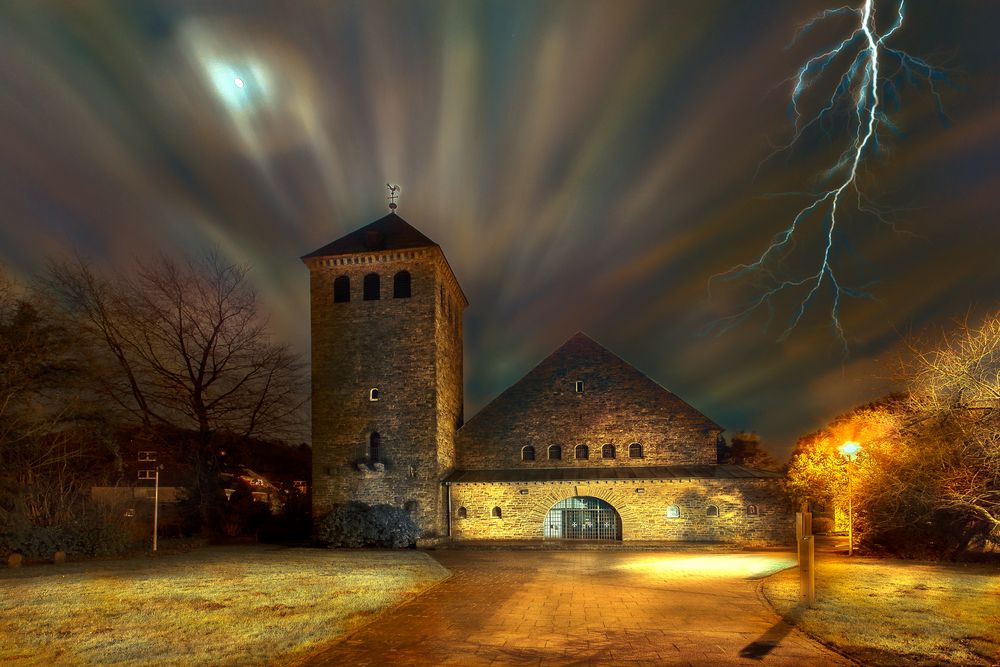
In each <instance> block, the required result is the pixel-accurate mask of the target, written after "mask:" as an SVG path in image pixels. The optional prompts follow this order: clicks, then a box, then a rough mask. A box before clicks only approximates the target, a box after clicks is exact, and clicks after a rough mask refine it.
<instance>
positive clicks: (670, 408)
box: [460, 332, 724, 434]
mask: <svg viewBox="0 0 1000 667" xmlns="http://www.w3.org/2000/svg"><path fill="white" fill-rule="evenodd" d="M583 369H588V370H589V369H602V371H603V372H601V373H599V375H601V376H604V378H605V382H606V384H607V386H606V387H605V389H606V390H607V391H609V392H612V393H613V394H615V399H614V407H615V408H617V409H618V411H620V412H630V411H628V410H626V409H625V408H627V407H629V406H632V405H641V406H642V407H641V408H640V409H639V410H637V411H635V412H644V411H645V410H646V409H647V408H652V409H653V410H655V411H659V412H661V413H669V414H673V415H678V416H683V417H684V418H685V420H686V421H687V422H688V423H689V424H691V425H694V426H697V427H700V428H704V429H717V430H720V431H721V430H724V429H723V428H722V427H721V426H719V425H718V424H716V423H715V422H714V421H712V420H711V419H709V418H708V417H706V416H705V415H704V414H702V413H701V412H699V411H698V410H696V409H695V408H693V407H692V406H691V405H689V404H688V403H686V402H685V401H684V400H682V399H681V398H680V397H678V396H677V395H676V394H674V393H673V392H671V391H669V390H667V389H666V388H664V387H663V386H662V385H660V384H659V383H657V382H655V381H654V380H652V379H650V378H649V377H648V376H647V375H646V374H645V373H643V372H642V371H640V370H639V369H637V368H636V367H635V366H633V365H631V364H630V363H628V362H627V361H625V360H624V359H622V358H621V357H619V356H618V355H616V354H614V353H613V352H611V351H610V350H608V349H607V348H605V347H604V346H603V345H601V344H600V343H598V342H597V341H595V340H594V339H593V338H591V337H590V336H588V335H587V334H585V333H583V332H577V333H576V334H575V335H573V336H571V337H570V339H569V340H567V341H566V342H565V343H563V344H562V345H561V346H560V347H559V349H557V350H556V351H555V352H553V353H552V354H550V355H549V356H548V357H546V358H545V359H543V360H542V361H541V362H540V363H539V364H538V365H537V366H535V367H534V368H533V369H531V370H530V371H528V373H527V374H526V375H525V376H524V377H522V378H521V379H520V380H518V381H517V382H515V383H514V384H512V385H511V386H510V387H508V388H507V389H506V390H504V391H503V393H501V394H500V395H499V396H497V397H496V398H495V399H493V400H492V401H491V402H490V403H489V404H487V405H486V407H484V408H483V409H482V410H480V411H479V412H478V413H477V414H476V415H475V416H474V417H472V418H471V419H469V420H468V421H467V422H466V423H465V425H464V426H463V427H462V428H461V431H464V432H465V433H466V434H470V432H474V431H476V430H478V429H480V428H483V427H486V428H489V426H487V424H489V425H492V422H495V421H519V420H523V419H524V418H525V416H526V414H527V413H532V412H540V414H545V413H548V412H549V411H551V409H552V408H553V406H552V405H546V403H545V402H544V401H540V400H539V399H540V398H541V396H542V395H543V394H550V393H551V387H552V385H553V379H555V378H567V377H576V376H578V375H579V371H581V370H583ZM612 378H613V379H612ZM595 379H597V378H595ZM561 405H563V404H562V403H558V404H557V405H556V409H558V407H559V406H561ZM608 408H609V403H608V402H607V401H605V402H602V403H600V404H595V405H593V407H592V408H591V410H595V411H597V413H596V414H598V415H600V416H603V415H604V414H605V413H606V411H607V410H608ZM578 416H579V417H580V418H583V415H578ZM461 431H460V432H461Z"/></svg>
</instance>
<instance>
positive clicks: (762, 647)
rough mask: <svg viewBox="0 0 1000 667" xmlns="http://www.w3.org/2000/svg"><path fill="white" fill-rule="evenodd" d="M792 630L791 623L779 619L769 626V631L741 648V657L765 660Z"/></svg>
mask: <svg viewBox="0 0 1000 667" xmlns="http://www.w3.org/2000/svg"><path fill="white" fill-rule="evenodd" d="M791 631H792V626H791V625H789V624H788V623H786V622H785V621H778V622H777V623H775V624H774V625H772V626H771V627H770V628H768V630H767V632H765V633H764V634H762V635H761V636H760V637H758V638H757V639H755V640H754V641H752V642H750V643H749V644H747V645H746V646H744V647H743V648H742V649H740V657H741V658H749V659H751V660H763V659H764V657H765V656H767V654H768V653H770V652H771V651H773V650H774V649H775V648H776V647H777V646H778V644H779V643H781V640H782V639H784V638H785V636H787V635H788V633H789V632H791Z"/></svg>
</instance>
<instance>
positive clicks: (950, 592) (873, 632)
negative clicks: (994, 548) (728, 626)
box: [763, 554, 1000, 665]
mask: <svg viewBox="0 0 1000 667" xmlns="http://www.w3.org/2000/svg"><path fill="white" fill-rule="evenodd" d="M823 558H824V555H822V554H821V555H819V556H817V567H816V605H815V606H814V607H813V608H811V609H807V610H798V609H796V605H797V602H798V594H799V579H798V577H799V573H798V569H797V568H795V569H792V570H787V571H785V572H781V573H779V574H777V575H775V576H774V577H772V578H771V579H768V580H767V581H765V582H764V589H763V590H764V594H765V596H766V597H767V598H768V600H770V601H771V604H773V605H774V607H775V608H776V609H777V610H778V611H779V613H781V614H782V615H783V616H785V617H786V618H789V619H792V620H794V622H795V623H796V624H797V625H798V626H799V627H800V628H802V629H803V630H805V631H806V632H807V633H809V634H811V635H813V636H814V637H817V638H818V639H820V640H821V641H824V642H826V643H827V644H830V645H832V646H835V647H836V648H838V649H840V650H841V651H843V652H844V653H846V654H847V655H850V656H852V657H854V658H857V659H858V660H860V661H862V662H865V663H869V662H870V663H875V664H887V665H901V664H906V665H914V664H924V665H931V664H933V665H940V664H958V665H983V664H985V665H992V664H996V663H1000V568H998V567H996V566H995V565H993V566H990V565H979V564H928V563H914V562H907V561H878V560H870V559H857V560H853V561H851V562H848V561H847V560H846V559H845V558H842V557H838V558H836V559H835V560H829V559H827V560H823Z"/></svg>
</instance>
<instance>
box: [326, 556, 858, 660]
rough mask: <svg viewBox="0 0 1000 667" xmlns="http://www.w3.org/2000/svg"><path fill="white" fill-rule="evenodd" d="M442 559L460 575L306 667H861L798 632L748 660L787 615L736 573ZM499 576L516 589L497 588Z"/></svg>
mask: <svg viewBox="0 0 1000 667" xmlns="http://www.w3.org/2000/svg"><path fill="white" fill-rule="evenodd" d="M432 555H433V556H434V557H435V558H436V559H437V560H439V561H440V562H441V563H442V564H443V565H444V566H445V567H447V568H448V569H449V570H450V571H451V572H452V577H451V578H449V579H448V580H446V581H444V582H442V583H441V584H439V585H438V586H437V587H435V589H434V594H433V595H424V596H421V597H418V598H416V599H414V600H413V601H411V602H409V603H407V604H406V605H404V606H402V607H400V608H398V609H396V610H394V611H391V612H389V613H387V614H385V615H383V616H381V617H379V618H378V619H376V621H374V622H373V623H371V624H369V625H368V626H366V627H364V628H362V629H360V630H359V631H357V632H356V633H355V634H354V635H352V636H351V637H349V638H348V639H347V640H343V641H339V642H336V643H334V644H332V645H330V646H328V647H326V648H325V649H323V650H321V651H320V652H319V653H317V654H315V655H313V656H312V658H311V659H309V660H308V661H306V664H316V665H358V664H392V665H407V664H409V665H425V664H426V665H430V664H462V665H480V664H496V665H537V664H544V665H568V664H572V665H585V664H595V665H597V664H614V665H639V664H657V665H684V664H692V665H723V664H726V665H728V664H745V665H748V664H764V665H801V664H808V665H848V664H851V663H850V662H849V661H848V660H846V659H844V658H842V657H841V656H839V655H837V654H836V653H833V652H831V651H829V650H828V649H826V648H825V647H823V646H822V645H820V644H818V643H816V642H814V641H812V640H810V639H809V638H808V637H806V636H805V635H803V634H802V633H800V632H798V631H797V630H795V629H794V628H792V629H789V631H788V632H787V634H785V635H784V636H783V637H782V638H781V639H780V640H779V641H778V642H777V644H776V645H775V646H774V647H773V648H772V649H770V650H769V651H768V652H767V653H766V654H764V655H763V656H761V657H760V659H750V658H744V657H741V655H740V652H741V650H743V649H744V648H745V647H747V646H748V645H750V644H752V643H753V642H754V641H756V640H757V639H758V638H760V637H762V636H764V635H766V634H768V633H769V632H772V628H773V627H774V626H775V625H776V624H778V623H780V619H779V618H778V617H777V616H775V615H774V614H773V613H772V612H771V611H770V610H769V609H767V608H766V607H764V606H763V604H762V603H761V602H760V600H759V599H758V598H757V595H756V593H755V590H754V582H753V581H750V580H747V579H743V578H740V577H739V576H738V575H737V574H733V572H734V571H735V570H733V569H731V568H730V569H725V568H711V567H708V568H705V570H703V571H697V570H686V571H676V570H674V569H670V570H669V571H668V572H667V573H658V574H657V575H656V576H655V577H651V576H649V575H648V574H644V573H643V571H642V570H641V569H637V568H629V567H627V566H629V565H634V564H635V562H636V560H637V559H642V558H648V557H649V556H650V553H649V552H624V551H622V552H613V551H600V552H581V551H546V552H496V551H489V552H486V551H441V552H432ZM655 557H656V558H662V559H663V560H664V561H669V560H671V559H678V558H685V557H688V556H687V555H685V554H677V553H668V552H665V553H656V554H655ZM707 557H708V558H710V559H711V558H733V559H738V558H740V557H741V556H740V555H739V554H721V555H718V556H707ZM699 560H700V559H699ZM529 566H530V567H529ZM602 580H603V581H605V582H607V581H611V582H615V583H614V585H607V584H605V583H601V582H602ZM498 582H504V585H505V586H506V587H507V588H505V589H503V591H502V592H498V591H500V588H499V587H498ZM594 600H599V607H595V606H594V605H593V604H592V602H593V601H594ZM772 634H773V632H772ZM391 649H397V650H395V651H391Z"/></svg>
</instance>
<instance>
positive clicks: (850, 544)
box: [837, 440, 861, 556]
mask: <svg viewBox="0 0 1000 667" xmlns="http://www.w3.org/2000/svg"><path fill="white" fill-rule="evenodd" d="M837 451H839V452H840V455H841V456H843V457H844V458H845V459H847V555H848V556H853V555H854V493H853V489H852V488H851V464H852V463H853V462H854V461H855V459H857V458H858V452H860V451H861V445H860V444H858V443H856V442H854V441H853V440H848V441H847V442H845V443H844V444H842V445H841V446H840V447H838V448H837Z"/></svg>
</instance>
